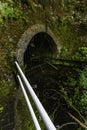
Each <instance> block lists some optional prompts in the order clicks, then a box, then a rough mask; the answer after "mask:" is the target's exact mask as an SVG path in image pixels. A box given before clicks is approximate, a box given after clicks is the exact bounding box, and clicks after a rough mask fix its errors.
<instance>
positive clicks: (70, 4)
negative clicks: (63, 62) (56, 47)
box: [0, 0, 87, 130]
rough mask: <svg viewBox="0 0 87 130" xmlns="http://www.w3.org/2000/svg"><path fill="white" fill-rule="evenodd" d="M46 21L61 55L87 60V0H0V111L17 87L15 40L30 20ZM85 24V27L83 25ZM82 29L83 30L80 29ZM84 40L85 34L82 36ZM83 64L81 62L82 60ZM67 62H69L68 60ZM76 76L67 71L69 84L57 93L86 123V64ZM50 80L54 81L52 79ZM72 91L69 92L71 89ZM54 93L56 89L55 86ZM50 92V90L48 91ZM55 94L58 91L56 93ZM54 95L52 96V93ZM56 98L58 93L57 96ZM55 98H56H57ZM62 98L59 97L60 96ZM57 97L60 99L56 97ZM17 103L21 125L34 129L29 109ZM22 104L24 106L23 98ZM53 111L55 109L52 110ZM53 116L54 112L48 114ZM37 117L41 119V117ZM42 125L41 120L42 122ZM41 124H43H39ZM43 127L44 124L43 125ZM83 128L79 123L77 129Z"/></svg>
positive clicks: (29, 23) (78, 70)
mask: <svg viewBox="0 0 87 130" xmlns="http://www.w3.org/2000/svg"><path fill="white" fill-rule="evenodd" d="M37 23H38V24H45V26H46V29H47V28H48V27H50V28H51V30H52V31H53V32H54V33H55V34H56V36H57V37H60V38H59V41H60V44H61V48H62V49H61V54H60V57H61V58H64V59H66V57H67V58H68V59H71V60H80V61H81V62H82V61H84V62H86V60H87V47H86V46H87V45H86V43H87V42H84V40H82V37H81V35H83V36H84V35H85V34H86V26H87V1H86V0H82V1H81V0H77V1H75V0H67V1H64V0H61V1H60V0H25V1H24V0H18V1H16V0H14V1H13V0H1V1H0V36H1V39H0V113H2V111H3V110H4V107H5V106H6V105H7V102H8V100H9V98H10V97H11V98H13V100H14V97H15V94H14V92H13V95H12V94H11V93H12V91H16V86H17V85H16V84H15V81H14V77H13V69H14V65H13V62H14V57H15V52H16V48H17V42H18V40H19V38H20V37H21V35H22V34H23V32H24V31H25V30H26V29H27V28H28V27H29V26H31V25H33V24H37ZM83 27H84V29H83ZM83 30H84V31H83ZM84 39H85V40H86V38H84ZM81 64H82V63H81ZM68 65H69V63H68ZM76 71H77V73H78V75H79V76H78V78H76V77H73V76H72V75H71V77H70V75H67V81H66V82H64V85H65V86H69V87H68V88H65V89H64V88H62V89H61V91H60V93H61V95H62V96H63V98H64V99H65V101H66V102H67V104H68V107H70V109H71V108H72V109H74V110H75V111H76V110H78V112H77V113H80V114H82V115H83V116H84V117H85V120H84V121H83V119H82V118H81V115H79V120H80V119H81V120H80V121H81V122H83V123H84V124H85V125H86V124H87V116H86V114H87V74H86V73H87V67H86V65H84V64H83V65H82V66H81V68H77V69H76ZM52 83H53V82H52ZM67 89H68V90H69V89H73V94H72V95H70V90H69V91H68V90H67ZM54 92H55V94H56V93H57V92H56V91H55V90H54ZM49 94H50V93H49ZM57 94H58V93H57ZM53 98H55V97H54V96H53ZM57 98H58V97H57ZM56 100H57V99H56ZM60 100H61V98H60ZM58 101H59V100H58ZM21 104H22V103H21V101H20V102H19V103H18V111H19V114H20V115H21V116H20V117H22V121H23V126H22V129H25V130H27V129H33V125H32V121H29V120H28V117H29V116H28V111H27V110H26V112H24V110H23V108H22V109H21V111H20V108H21ZM22 105H23V107H25V108H26V106H25V104H24V101H23V104H22ZM53 113H56V110H55V111H54V112H53ZM51 116H52V118H53V119H54V114H53V115H51ZM39 120H40V121H41V119H40V117H39ZM41 125H42V123H41ZM42 127H43V126H42ZM43 129H44V128H43ZM81 129H82V126H81V127H80V128H79V130H81Z"/></svg>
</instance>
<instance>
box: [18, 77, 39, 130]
mask: <svg viewBox="0 0 87 130" xmlns="http://www.w3.org/2000/svg"><path fill="white" fill-rule="evenodd" d="M17 77H18V80H19V84H20V86H21V89H22V92H23V94H24V97H25V100H26V102H27V106H28V109H29V111H30V114H31V116H32V119H33V122H34V125H35V128H36V130H41V128H40V125H39V123H38V120H37V118H36V115H35V113H34V110H33V108H32V105H31V103H30V101H29V98H28V96H27V93H26V90H25V88H24V86H23V83H22V81H21V78H20V76H19V75H17Z"/></svg>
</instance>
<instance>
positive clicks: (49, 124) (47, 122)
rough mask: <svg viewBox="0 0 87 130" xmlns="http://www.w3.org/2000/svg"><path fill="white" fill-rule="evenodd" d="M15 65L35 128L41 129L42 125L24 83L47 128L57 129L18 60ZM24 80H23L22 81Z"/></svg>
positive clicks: (48, 129)
mask: <svg viewBox="0 0 87 130" xmlns="http://www.w3.org/2000/svg"><path fill="white" fill-rule="evenodd" d="M15 65H16V67H17V70H18V75H17V77H18V80H19V83H20V86H21V89H22V92H23V94H24V97H25V100H26V102H27V106H28V109H29V111H30V114H31V117H32V120H33V122H34V125H35V128H36V130H41V127H40V124H39V123H38V120H37V117H36V115H35V113H34V110H33V108H32V105H31V103H30V100H29V98H28V95H27V93H26V90H25V88H24V85H23V83H24V84H25V85H26V87H27V89H28V91H29V94H30V95H31V97H32V99H33V101H34V103H35V105H36V107H37V110H38V112H39V114H40V116H41V118H42V120H43V122H44V125H45V127H46V129H47V130H56V127H55V126H54V124H53V123H52V121H51V119H50V118H49V116H48V114H47V112H46V111H45V109H44V107H43V106H42V104H41V102H40V101H39V99H38V97H37V95H36V94H35V92H34V90H33V88H32V87H31V85H30V83H29V81H28V80H27V78H26V76H25V74H24V73H23V71H22V69H21V68H20V66H19V64H18V62H17V61H15ZM22 81H23V82H22Z"/></svg>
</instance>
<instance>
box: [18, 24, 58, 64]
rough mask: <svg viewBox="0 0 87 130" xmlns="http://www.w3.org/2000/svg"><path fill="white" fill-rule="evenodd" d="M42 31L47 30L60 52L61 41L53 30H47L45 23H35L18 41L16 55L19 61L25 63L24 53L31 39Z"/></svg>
mask: <svg viewBox="0 0 87 130" xmlns="http://www.w3.org/2000/svg"><path fill="white" fill-rule="evenodd" d="M40 32H45V33H47V34H48V35H49V36H50V37H51V38H52V39H53V40H54V42H55V44H56V46H57V50H58V53H59V51H60V46H59V42H58V39H57V38H56V37H55V35H54V34H53V32H52V31H51V30H50V29H49V28H48V29H47V30H46V28H45V26H44V25H39V24H37V25H33V26H31V27H30V28H28V29H27V30H26V31H25V32H24V34H23V35H22V37H21V38H20V40H19V42H18V49H17V53H16V57H17V60H18V62H19V63H21V64H23V60H24V53H25V51H26V49H27V47H28V45H29V43H30V41H31V39H32V38H33V37H34V36H35V35H36V34H37V33H40Z"/></svg>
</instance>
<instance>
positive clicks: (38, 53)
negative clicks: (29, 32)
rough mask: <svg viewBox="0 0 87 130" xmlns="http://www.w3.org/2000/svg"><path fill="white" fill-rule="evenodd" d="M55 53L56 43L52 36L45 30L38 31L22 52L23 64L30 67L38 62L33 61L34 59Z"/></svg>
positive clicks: (53, 55)
mask: <svg viewBox="0 0 87 130" xmlns="http://www.w3.org/2000/svg"><path fill="white" fill-rule="evenodd" d="M56 55H57V45H56V43H55V42H54V40H53V38H52V37H51V36H50V35H48V34H47V33H45V32H40V33H37V34H36V35H35V36H34V37H33V38H32V39H31V41H30V43H29V45H28V47H27V49H26V51H25V54H24V64H25V65H27V66H28V67H30V68H31V67H33V66H35V65H36V64H38V63H36V62H35V61H36V60H38V61H39V60H43V58H44V57H55V56H56Z"/></svg>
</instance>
